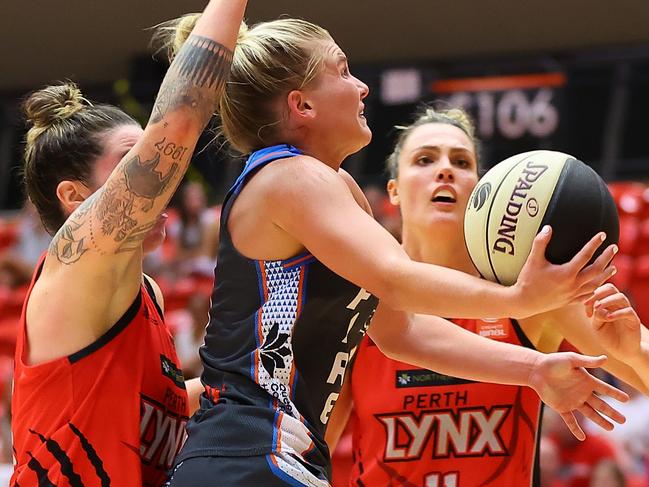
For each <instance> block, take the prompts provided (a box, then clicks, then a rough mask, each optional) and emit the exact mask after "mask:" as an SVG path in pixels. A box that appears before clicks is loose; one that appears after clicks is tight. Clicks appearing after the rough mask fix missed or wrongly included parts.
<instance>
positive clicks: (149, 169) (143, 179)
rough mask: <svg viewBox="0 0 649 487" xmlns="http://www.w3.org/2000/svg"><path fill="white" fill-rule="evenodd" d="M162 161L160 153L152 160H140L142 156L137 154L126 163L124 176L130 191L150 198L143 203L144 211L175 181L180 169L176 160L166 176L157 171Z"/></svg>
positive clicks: (141, 196)
mask: <svg viewBox="0 0 649 487" xmlns="http://www.w3.org/2000/svg"><path fill="white" fill-rule="evenodd" d="M159 163H160V153H158V154H156V155H155V157H154V158H153V159H151V160H148V161H144V162H140V156H138V155H135V157H133V159H131V160H129V161H127V162H126V164H124V177H125V178H126V187H127V188H128V190H129V192H130V193H132V194H133V195H135V196H139V197H140V198H144V199H147V200H149V201H148V202H146V203H145V204H144V205H142V211H145V212H146V211H149V210H150V209H151V208H152V207H153V203H154V201H155V199H156V198H157V197H158V196H160V195H161V194H162V193H163V192H164V191H165V190H166V189H167V187H168V186H169V183H170V182H171V181H174V176H175V174H176V172H177V171H178V168H179V166H178V163H177V162H174V163H173V164H172V165H171V168H169V171H168V172H167V174H165V175H164V176H163V175H162V173H161V172H159V171H156V167H158V164H159Z"/></svg>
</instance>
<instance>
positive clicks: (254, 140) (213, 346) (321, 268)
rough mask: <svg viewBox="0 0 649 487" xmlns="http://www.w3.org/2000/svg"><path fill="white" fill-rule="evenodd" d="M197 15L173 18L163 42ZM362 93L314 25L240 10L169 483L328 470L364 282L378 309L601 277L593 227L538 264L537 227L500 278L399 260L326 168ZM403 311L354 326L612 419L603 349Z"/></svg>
mask: <svg viewBox="0 0 649 487" xmlns="http://www.w3.org/2000/svg"><path fill="white" fill-rule="evenodd" d="M196 18H197V16H195V15H190V16H186V17H184V18H182V19H180V20H179V21H178V23H177V29H176V35H175V37H174V38H173V39H172V44H173V45H174V46H176V47H177V46H179V45H182V42H183V38H184V37H185V36H187V35H188V33H189V32H191V26H192V22H194V21H195V20H196ZM167 28H169V26H167ZM172 51H173V49H172ZM368 91H369V90H368V87H367V86H366V85H365V84H364V83H363V82H361V81H360V80H358V79H357V78H355V77H354V76H353V75H352V74H351V73H350V72H349V68H348V64H347V58H346V57H345V54H344V53H343V51H342V50H341V49H340V48H339V47H338V45H337V44H336V43H335V42H334V40H333V39H332V38H331V36H330V35H329V34H328V32H327V31H325V30H324V29H322V28H320V27H318V26H316V25H314V24H311V23H309V22H305V21H301V20H295V19H281V20H277V21H273V22H267V23H262V24H258V25H256V26H255V27H253V28H251V29H250V30H249V29H248V28H247V27H246V26H245V25H244V26H242V29H241V31H240V33H239V39H238V42H237V47H236V49H235V52H234V56H233V64H232V69H231V73H230V79H229V81H228V83H227V85H226V90H225V94H224V96H223V97H222V98H221V100H220V103H219V109H218V112H219V116H220V121H221V129H222V132H223V134H224V135H225V136H226V137H227V139H228V141H229V142H230V144H231V145H232V146H233V147H234V148H235V149H237V150H239V151H240V152H242V153H251V155H250V157H249V159H248V162H247V164H246V166H245V169H244V171H243V173H242V174H241V176H240V177H239V179H238V180H237V181H236V183H235V184H234V186H233V187H232V188H231V190H230V191H229V193H228V194H227V196H226V199H225V201H224V205H223V211H222V215H221V242H220V248H219V257H218V264H217V270H216V273H217V275H218V279H217V281H216V286H215V289H214V293H213V296H212V309H211V311H210V322H209V325H208V327H207V335H206V338H205V345H204V346H203V347H202V348H201V358H202V361H203V364H204V367H205V370H204V373H203V375H202V381H203V383H204V385H205V393H204V394H203V396H202V398H201V408H200V410H199V411H198V412H197V413H196V415H195V416H194V417H193V419H192V420H191V421H190V422H189V423H188V440H187V442H186V443H185V445H184V447H183V449H182V451H181V452H180V454H179V456H178V458H177V462H176V465H175V468H174V472H173V474H172V479H171V481H170V485H172V486H185V485H187V486H189V485H192V486H193V485H205V484H206V483H208V482H210V481H211V482H213V483H214V484H215V485H217V484H218V485H228V486H257V485H264V486H273V485H308V486H326V485H328V484H329V480H328V479H329V475H330V473H329V470H330V463H329V452H328V449H327V446H326V444H325V442H324V439H323V438H324V432H325V428H326V424H327V421H328V418H329V416H330V413H331V410H332V408H333V406H334V404H335V402H336V399H337V397H338V393H339V390H340V387H341V385H342V381H343V377H344V374H345V370H346V367H347V365H348V363H349V361H350V359H351V357H352V356H353V354H354V351H355V349H356V346H357V345H358V343H359V341H360V339H361V338H362V337H363V336H364V334H365V332H366V331H367V330H368V327H369V323H370V318H371V317H372V315H373V313H374V310H375V308H376V306H377V304H378V299H379V298H380V299H381V300H382V304H381V307H383V308H385V309H386V310H390V309H396V310H408V311H410V312H418V313H424V314H440V315H442V316H458V317H469V318H470V317H494V316H495V317H498V316H513V317H524V316H529V315H531V314H534V313H538V312H540V311H544V310H547V309H553V308H554V307H557V306H561V305H564V304H566V303H569V302H573V301H581V300H584V299H586V298H588V297H589V296H590V295H591V294H592V292H593V291H594V289H596V288H597V286H598V285H600V284H601V283H602V282H603V281H605V280H606V279H607V278H608V277H610V276H611V275H612V272H613V269H612V268H611V267H609V266H608V264H609V262H610V259H611V258H612V256H613V253H614V251H613V250H614V249H613V248H608V249H606V250H605V252H604V253H603V254H602V255H601V256H600V257H599V258H598V259H597V260H596V261H595V262H594V263H593V264H592V265H591V266H588V267H585V268H584V266H585V265H586V263H587V262H588V261H589V260H590V258H591V256H592V255H593V254H594V252H595V250H596V249H597V247H599V245H600V244H601V242H602V241H603V238H602V237H603V236H602V235H597V236H595V237H593V239H592V240H591V241H590V242H589V243H588V244H587V245H586V246H585V247H584V249H583V250H582V251H581V252H580V253H579V255H577V256H576V257H575V259H574V260H573V261H571V262H570V263H568V264H566V265H563V266H554V265H551V264H549V263H548V262H547V261H546V260H545V259H544V257H543V255H544V250H545V247H546V245H547V243H548V241H549V238H550V232H549V231H547V232H544V233H542V234H541V235H540V236H539V237H538V238H537V239H536V241H535V245H534V249H533V251H532V254H531V256H530V258H529V260H528V263H527V265H526V267H525V268H524V270H523V272H522V274H521V277H520V279H519V281H518V282H517V283H516V285H514V286H512V287H502V286H499V285H497V284H494V283H488V282H485V281H481V280H480V279H478V278H476V277H474V276H469V275H466V274H463V273H460V272H457V271H454V270H451V269H445V268H442V267H437V266H433V265H428V264H423V263H417V262H413V261H412V260H410V259H409V258H408V256H407V254H406V253H405V252H404V251H403V249H402V248H401V247H400V245H399V243H398V242H397V241H396V240H394V239H393V238H392V237H391V236H390V235H389V234H388V233H387V232H386V231H385V230H384V229H383V228H382V227H381V226H380V225H379V224H378V223H376V222H375V221H374V219H373V218H372V217H371V214H370V211H369V205H368V203H367V200H366V199H365V197H364V196H363V194H362V192H361V191H360V188H359V187H358V185H357V184H356V182H355V181H354V180H353V178H352V177H351V176H350V175H349V174H348V173H346V172H345V171H344V170H343V169H341V168H340V165H341V163H342V162H343V160H344V159H345V158H346V157H347V156H349V155H351V154H353V153H355V152H357V151H358V150H360V149H361V148H363V147H364V146H365V145H367V143H368V142H369V140H370V138H371V131H370V129H369V127H368V126H367V122H366V119H365V116H364V103H363V100H364V99H365V97H366V96H367V95H368ZM546 282H552V283H553V286H547V285H543V283H546ZM401 323H402V324H401V325H399V326H396V327H393V328H390V327H389V325H388V326H387V328H386V326H385V325H384V326H383V327H382V328H377V329H375V330H374V329H370V334H372V336H373V337H374V336H375V338H376V341H377V344H378V345H379V347H381V349H382V350H384V351H385V352H387V353H388V354H389V353H390V351H391V349H392V350H400V349H402V348H403V347H411V348H412V349H413V350H414V349H415V348H416V349H417V350H419V352H418V353H417V354H413V356H412V359H413V361H414V362H417V365H419V366H424V367H426V368H436V369H437V370H441V371H444V369H445V368H446V367H447V366H448V365H449V363H448V362H447V359H448V358H449V357H448V354H443V355H444V357H445V358H444V359H443V360H437V359H436V350H439V351H441V350H442V349H444V350H445V349H448V348H450V345H451V344H455V345H456V344H457V343H458V342H461V343H462V344H463V347H462V350H459V349H458V347H457V346H453V349H454V350H456V353H455V355H454V357H455V359H456V360H454V363H455V364H456V365H457V363H458V362H459V359H460V357H461V356H462V354H463V353H464V354H467V355H468V356H469V357H475V360H466V361H465V362H466V366H462V367H460V368H461V369H462V370H461V371H460V372H461V373H460V375H462V376H464V377H466V378H473V379H481V380H497V381H500V382H504V383H514V384H525V385H532V386H534V387H535V389H536V390H537V392H539V395H540V396H541V397H542V399H544V400H545V401H547V402H548V403H549V404H550V405H551V406H552V407H554V408H556V409H557V410H558V411H560V412H563V413H568V412H570V411H572V410H573V409H576V408H579V407H581V406H583V405H584V404H585V403H586V402H589V403H590V402H592V404H593V407H595V408H596V409H598V410H600V411H601V412H602V413H603V414H606V415H608V416H610V417H612V418H613V419H618V420H619V416H618V415H617V414H616V413H615V412H614V411H613V410H612V409H611V408H610V407H609V406H608V405H606V404H605V403H602V402H601V401H600V402H598V401H599V399H598V398H597V397H596V396H595V394H594V393H593V391H597V392H599V393H602V394H611V395H614V396H615V397H623V396H622V395H620V394H619V393H618V392H615V390H614V389H612V388H610V387H609V386H606V385H604V384H602V383H600V382H598V381H596V380H595V379H594V378H592V377H591V376H589V375H588V374H587V373H586V372H585V371H584V370H583V369H582V368H581V367H582V366H586V365H588V366H591V365H595V366H597V365H598V364H600V363H602V362H603V360H604V359H603V358H589V357H582V356H578V355H554V356H546V355H543V354H540V353H538V352H535V351H533V350H526V349H523V348H521V347H515V346H512V345H509V344H504V343H496V342H495V341H490V340H486V339H483V338H481V337H479V336H477V335H474V334H472V333H469V332H466V331H465V330H461V329H460V328H459V327H456V326H454V325H451V324H449V323H448V322H446V321H443V320H436V321H432V322H431V323H424V324H422V323H421V322H419V321H416V320H413V321H409V322H408V321H403V322H401ZM392 347H394V348H392ZM415 355H416V356H415ZM486 357H489V359H488V360H487V359H486ZM480 358H482V360H480ZM456 368H457V367H456ZM568 391H570V392H571V394H568Z"/></svg>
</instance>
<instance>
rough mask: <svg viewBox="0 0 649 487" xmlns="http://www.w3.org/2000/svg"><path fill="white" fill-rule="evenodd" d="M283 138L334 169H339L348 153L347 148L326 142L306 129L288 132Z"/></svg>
mask: <svg viewBox="0 0 649 487" xmlns="http://www.w3.org/2000/svg"><path fill="white" fill-rule="evenodd" d="M284 139H285V143H287V144H289V145H292V146H294V147H297V148H298V149H300V151H301V152H302V153H303V154H305V155H307V156H310V157H313V158H314V159H318V160H319V161H320V162H322V163H324V164H326V165H327V166H329V167H330V168H332V169H333V170H335V171H338V169H340V166H341V165H342V163H343V161H344V160H345V159H346V158H347V157H348V156H349V155H350V152H349V151H348V150H343V149H341V148H340V147H337V146H336V144H330V143H327V142H326V140H324V139H323V138H322V137H314V136H312V135H311V134H310V133H309V132H307V131H301V132H300V133H293V134H290V135H288V136H286V137H284Z"/></svg>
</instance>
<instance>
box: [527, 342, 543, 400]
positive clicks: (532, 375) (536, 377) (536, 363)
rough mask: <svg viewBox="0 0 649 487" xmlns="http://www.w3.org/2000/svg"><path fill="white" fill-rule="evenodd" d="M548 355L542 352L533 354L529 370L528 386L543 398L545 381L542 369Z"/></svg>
mask: <svg viewBox="0 0 649 487" xmlns="http://www.w3.org/2000/svg"><path fill="white" fill-rule="evenodd" d="M545 357H546V355H545V354H544V353H541V352H533V354H531V356H530V362H529V365H528V370H527V375H526V377H527V383H526V384H525V385H526V386H528V387H530V388H532V389H534V391H536V393H537V394H538V395H539V396H540V397H542V393H543V388H544V387H545V380H544V378H543V373H542V368H543V361H544V359H545Z"/></svg>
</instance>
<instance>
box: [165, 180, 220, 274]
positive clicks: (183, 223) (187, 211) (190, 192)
mask: <svg viewBox="0 0 649 487" xmlns="http://www.w3.org/2000/svg"><path fill="white" fill-rule="evenodd" d="M177 211H178V218H177V219H176V220H175V221H171V222H170V223H169V226H168V228H167V232H168V237H169V238H171V239H172V241H173V242H174V244H175V246H176V248H175V256H174V258H173V261H174V263H175V270H176V271H177V272H178V273H179V275H181V276H182V275H188V274H199V275H206V276H211V275H212V273H213V271H214V264H215V262H216V254H217V250H218V245H219V215H218V213H217V212H215V211H214V210H213V209H211V208H208V207H207V196H206V194H205V189H204V188H203V185H201V184H200V183H197V182H188V183H185V185H184V186H183V187H182V188H181V189H180V199H179V201H178V206H177Z"/></svg>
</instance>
